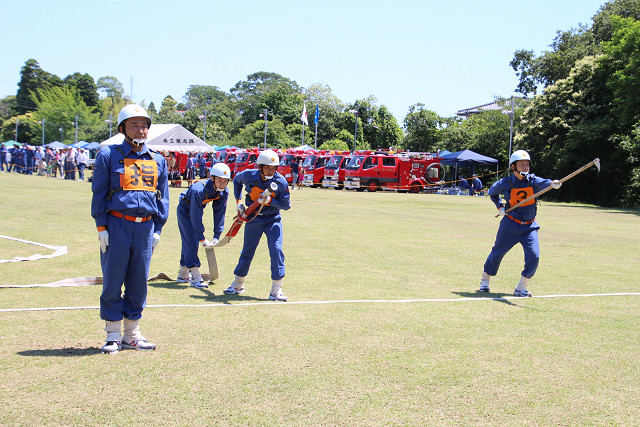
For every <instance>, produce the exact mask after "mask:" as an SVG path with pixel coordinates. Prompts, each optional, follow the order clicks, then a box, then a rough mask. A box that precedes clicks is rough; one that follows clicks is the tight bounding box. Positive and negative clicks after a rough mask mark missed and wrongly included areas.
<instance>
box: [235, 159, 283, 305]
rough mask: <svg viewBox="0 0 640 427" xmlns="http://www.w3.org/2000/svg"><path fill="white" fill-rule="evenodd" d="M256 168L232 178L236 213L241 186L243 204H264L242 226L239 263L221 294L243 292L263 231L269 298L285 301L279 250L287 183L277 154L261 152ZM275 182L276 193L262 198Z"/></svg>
mask: <svg viewBox="0 0 640 427" xmlns="http://www.w3.org/2000/svg"><path fill="white" fill-rule="evenodd" d="M256 163H257V166H258V169H246V170H244V171H242V172H240V173H239V174H237V175H236V177H235V178H234V180H233V194H234V196H235V198H236V204H237V210H238V215H241V214H242V212H243V211H244V209H245V204H243V203H242V187H243V186H244V188H245V190H246V192H247V194H246V196H245V203H246V204H247V205H250V204H251V203H252V202H254V201H256V200H257V201H259V202H260V203H263V202H264V203H265V206H264V207H263V209H262V210H261V211H260V212H259V214H258V215H256V216H255V217H254V218H253V219H252V220H250V221H248V222H247V223H246V224H245V226H244V245H243V247H242V252H241V253H240V259H239V260H238V265H237V266H236V268H235V270H234V272H233V273H234V275H235V279H234V280H233V282H231V285H230V286H229V287H228V288H227V289H225V291H224V293H225V294H228V295H236V294H240V293H242V292H244V281H245V278H246V277H247V274H248V273H249V267H250V266H251V261H252V260H253V255H254V254H255V252H256V248H257V247H258V243H260V238H261V237H262V234H265V235H266V236H267V246H268V248H269V255H270V256H271V292H270V293H269V299H270V300H273V301H286V300H287V297H286V296H284V294H283V293H282V280H283V278H284V273H285V270H284V253H283V252H282V217H281V216H280V211H281V210H288V209H289V208H290V207H291V205H290V203H289V196H290V194H289V183H288V182H287V180H286V178H285V177H284V176H282V175H281V174H280V173H278V172H277V171H276V168H277V167H278V165H279V164H280V160H279V158H278V154H276V152H275V151H273V150H264V151H262V152H260V154H259V155H258V160H257V162H256ZM272 182H275V183H276V184H277V186H278V189H277V190H276V192H275V193H274V194H273V195H272V196H271V197H268V198H267V200H266V201H265V200H262V198H261V193H262V192H263V191H264V190H266V189H267V188H268V187H269V185H270V184H271V183H272Z"/></svg>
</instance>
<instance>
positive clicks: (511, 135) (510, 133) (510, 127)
mask: <svg viewBox="0 0 640 427" xmlns="http://www.w3.org/2000/svg"><path fill="white" fill-rule="evenodd" d="M509 117H510V118H511V125H510V126H509V158H511V145H512V144H513V95H512V96H511V111H510V112H509Z"/></svg>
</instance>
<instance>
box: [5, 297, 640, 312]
mask: <svg viewBox="0 0 640 427" xmlns="http://www.w3.org/2000/svg"><path fill="white" fill-rule="evenodd" d="M614 296H640V292H619V293H610V294H583V295H578V294H564V295H538V296H534V297H532V298H587V297H614ZM528 299H529V298H527V297H514V296H506V297H500V298H486V297H478V298H426V299H401V300H379V299H362V300H341V301H340V300H336V301H289V302H286V303H285V302H275V301H263V302H240V303H221V302H217V303H214V304H150V305H147V306H146V307H145V308H183V307H184V308H186V307H189V308H197V307H246V306H256V305H271V306H274V307H275V306H290V305H301V304H314V305H316V304H353V303H357V304H379V303H411V302H470V301H504V300H522V301H527V300H528ZM99 309H100V307H99V306H84V307H82V306H80V307H40V308H3V309H0V312H4V313H6V312H19V311H53V310H99Z"/></svg>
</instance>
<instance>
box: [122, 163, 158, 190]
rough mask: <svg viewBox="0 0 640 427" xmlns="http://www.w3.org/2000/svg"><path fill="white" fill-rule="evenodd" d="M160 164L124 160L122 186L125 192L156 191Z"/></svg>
mask: <svg viewBox="0 0 640 427" xmlns="http://www.w3.org/2000/svg"><path fill="white" fill-rule="evenodd" d="M157 182H158V163H156V161H155V160H142V159H124V174H123V175H120V184H121V185H122V189H123V190H125V191H136V190H137V191H156V185H157Z"/></svg>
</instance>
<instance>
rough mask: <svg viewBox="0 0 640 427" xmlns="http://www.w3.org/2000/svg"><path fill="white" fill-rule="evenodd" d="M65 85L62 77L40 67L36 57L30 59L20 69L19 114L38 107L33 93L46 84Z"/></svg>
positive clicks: (17, 98)
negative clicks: (34, 101) (33, 98)
mask: <svg viewBox="0 0 640 427" xmlns="http://www.w3.org/2000/svg"><path fill="white" fill-rule="evenodd" d="M47 85H49V86H60V87H61V86H63V82H62V80H61V79H60V77H58V76H56V75H54V74H51V73H48V72H46V71H44V70H43V69H42V68H40V64H38V61H36V60H35V59H28V60H27V61H26V62H25V63H24V66H23V67H22V69H21V70H20V82H19V83H18V93H17V94H16V110H17V112H18V113H19V114H24V113H27V112H29V111H33V110H35V109H36V105H35V104H34V103H33V100H32V98H31V97H32V95H33V94H34V93H35V92H36V91H38V90H39V89H42V88H44V87H45V86H47Z"/></svg>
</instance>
